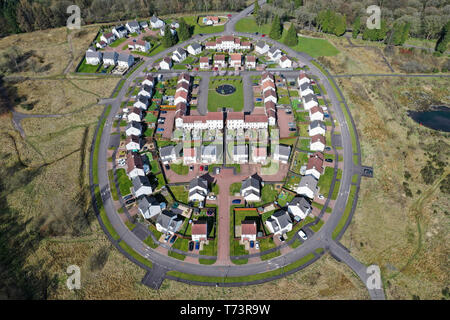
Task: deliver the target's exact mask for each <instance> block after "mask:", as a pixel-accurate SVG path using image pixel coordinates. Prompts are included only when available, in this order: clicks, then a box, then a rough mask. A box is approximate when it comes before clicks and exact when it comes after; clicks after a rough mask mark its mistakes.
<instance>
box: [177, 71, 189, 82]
mask: <svg viewBox="0 0 450 320" xmlns="http://www.w3.org/2000/svg"><path fill="white" fill-rule="evenodd" d="M180 80H186V81H188V82H189V81H191V76H190V75H188V74H187V73H182V74H180V75H179V76H178V81H180Z"/></svg>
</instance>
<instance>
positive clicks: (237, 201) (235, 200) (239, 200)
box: [231, 199, 241, 204]
mask: <svg viewBox="0 0 450 320" xmlns="http://www.w3.org/2000/svg"><path fill="white" fill-rule="evenodd" d="M231 202H232V203H236V204H239V203H241V199H234V200H233V201H231Z"/></svg>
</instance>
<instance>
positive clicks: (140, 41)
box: [136, 40, 145, 46]
mask: <svg viewBox="0 0 450 320" xmlns="http://www.w3.org/2000/svg"><path fill="white" fill-rule="evenodd" d="M136 44H137V45H140V46H145V41H143V40H137V41H136Z"/></svg>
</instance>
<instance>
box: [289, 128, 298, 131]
mask: <svg viewBox="0 0 450 320" xmlns="http://www.w3.org/2000/svg"><path fill="white" fill-rule="evenodd" d="M289 131H297V129H296V128H289Z"/></svg>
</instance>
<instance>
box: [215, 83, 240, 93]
mask: <svg viewBox="0 0 450 320" xmlns="http://www.w3.org/2000/svg"><path fill="white" fill-rule="evenodd" d="M216 91H217V93H218V94H222V95H229V94H232V93H234V92H235V91H236V87H235V86H232V85H231V84H222V85H220V86H218V87H217V88H216Z"/></svg>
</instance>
